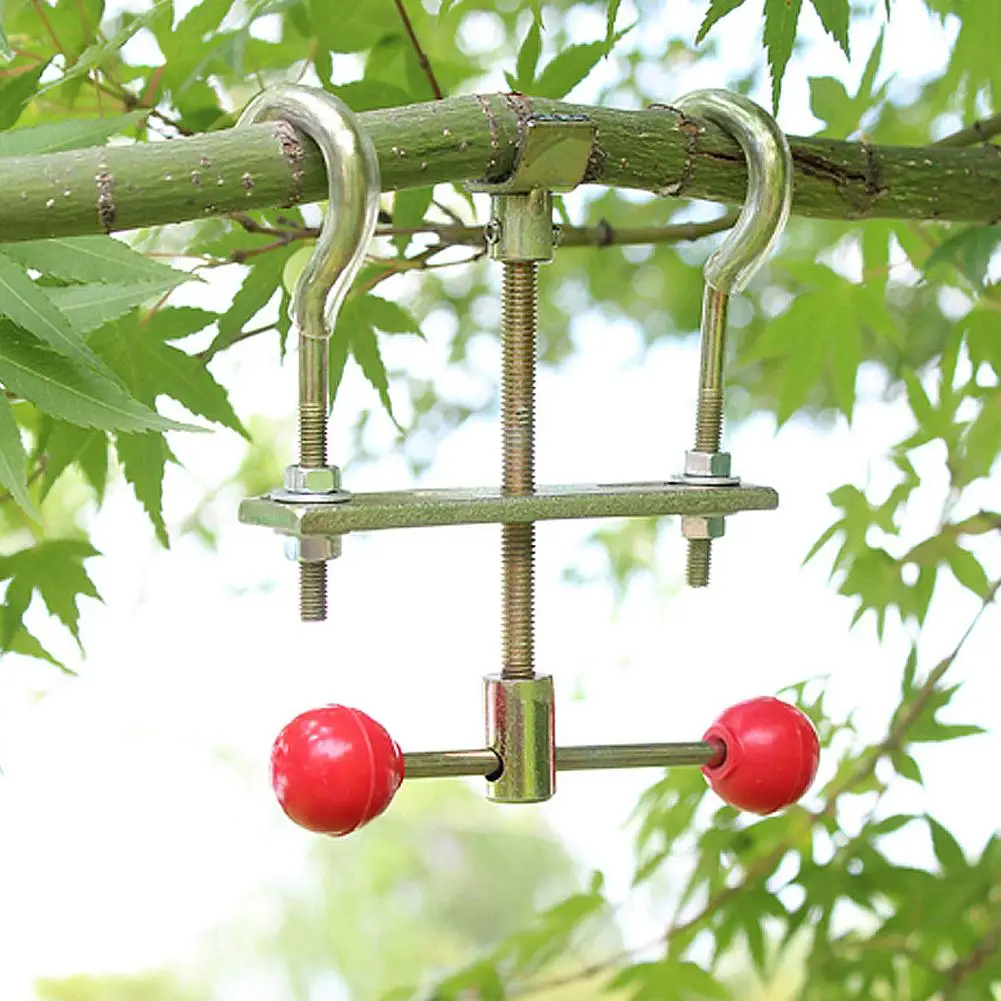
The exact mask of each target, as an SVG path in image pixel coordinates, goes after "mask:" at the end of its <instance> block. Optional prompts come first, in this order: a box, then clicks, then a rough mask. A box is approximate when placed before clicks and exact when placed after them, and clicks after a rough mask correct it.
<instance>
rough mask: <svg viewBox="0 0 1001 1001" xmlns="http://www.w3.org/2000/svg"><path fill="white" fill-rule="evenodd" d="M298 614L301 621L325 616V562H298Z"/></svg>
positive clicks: (315, 620)
mask: <svg viewBox="0 0 1001 1001" xmlns="http://www.w3.org/2000/svg"><path fill="white" fill-rule="evenodd" d="M299 616H300V618H301V619H302V621H303V622H322V621H323V620H324V619H325V618H326V617H327V564H326V563H300V564H299Z"/></svg>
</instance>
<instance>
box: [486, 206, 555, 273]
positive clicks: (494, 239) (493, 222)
mask: <svg viewBox="0 0 1001 1001" xmlns="http://www.w3.org/2000/svg"><path fill="white" fill-rule="evenodd" d="M486 235H487V242H488V244H489V246H490V257H491V258H492V259H493V260H495V261H505V262H509V261H510V262H513V261H538V262H542V261H551V260H552V259H553V247H554V244H555V234H554V231H553V196H552V195H551V194H550V193H549V192H548V191H545V190H543V189H542V188H537V189H536V190H535V191H527V192H525V193H524V194H518V195H496V196H494V198H492V199H491V205H490V222H489V223H488V224H487V229H486Z"/></svg>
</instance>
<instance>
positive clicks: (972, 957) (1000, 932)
mask: <svg viewBox="0 0 1001 1001" xmlns="http://www.w3.org/2000/svg"><path fill="white" fill-rule="evenodd" d="M999 948H1001V921H997V922H996V923H995V924H994V925H992V926H991V927H990V928H988V929H987V931H986V933H985V934H984V935H983V937H982V938H981V939H980V941H979V942H978V943H977V945H976V946H975V948H974V949H973V950H972V951H971V952H969V953H967V955H966V956H964V957H963V958H962V959H960V960H959V961H957V962H956V963H954V964H953V965H952V966H951V967H949V969H948V970H946V971H944V972H945V978H946V983H947V986H946V988H945V989H944V990H943V991H942V1001H953V999H954V998H956V997H957V996H958V993H959V988H960V987H961V986H962V984H963V981H964V980H966V978H967V977H969V976H972V975H973V974H974V973H976V972H977V970H979V969H980V968H981V967H982V966H983V965H984V963H986V962H987V960H989V959H990V958H991V957H992V956H996V955H997V953H998V949H999ZM988 993H989V990H988Z"/></svg>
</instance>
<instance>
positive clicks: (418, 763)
mask: <svg viewBox="0 0 1001 1001" xmlns="http://www.w3.org/2000/svg"><path fill="white" fill-rule="evenodd" d="M723 753H724V752H723V748H722V746H721V745H720V744H719V743H717V742H715V741H704V740H699V741H694V742H692V743H688V744H682V743H674V744H617V745H614V744H613V745H609V744H589V745H584V746H581V747H558V748H556V770H557V771H558V772H583V771H597V770H598V769H606V768H666V767H669V766H671V765H708V764H714V763H719V762H720V761H721V760H722V756H723ZM403 760H404V765H405V770H404V774H405V775H406V777H407V778H408V779H431V778H448V777H458V776H475V775H480V776H483V777H484V778H487V779H496V778H498V777H499V775H500V772H501V770H502V764H501V759H500V756H499V755H498V754H497V752H496V751H493V750H491V749H490V748H489V747H484V748H479V749H476V750H470V751H416V752H413V753H410V754H404V756H403Z"/></svg>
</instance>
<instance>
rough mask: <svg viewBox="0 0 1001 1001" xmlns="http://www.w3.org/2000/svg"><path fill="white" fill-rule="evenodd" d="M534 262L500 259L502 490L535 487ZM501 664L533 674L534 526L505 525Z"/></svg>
mask: <svg viewBox="0 0 1001 1001" xmlns="http://www.w3.org/2000/svg"><path fill="white" fill-rule="evenodd" d="M537 309H538V265H537V264H535V263H532V262H526V261H508V262H505V264H504V277H503V288H502V314H503V315H502V323H503V341H504V363H503V376H502V382H501V424H502V429H503V430H502V434H503V490H504V492H505V493H508V494H528V493H532V492H533V491H534V490H535V335H536V326H537ZM501 557H502V567H503V577H504V587H503V613H502V619H501V621H502V635H501V647H502V668H501V673H502V676H503V677H505V678H531V677H533V676H534V674H535V636H534V633H535V621H534V619H535V608H534V606H535V593H534V592H535V579H534V577H535V525H533V524H527V525H504V526H503V528H502V538H501Z"/></svg>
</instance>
